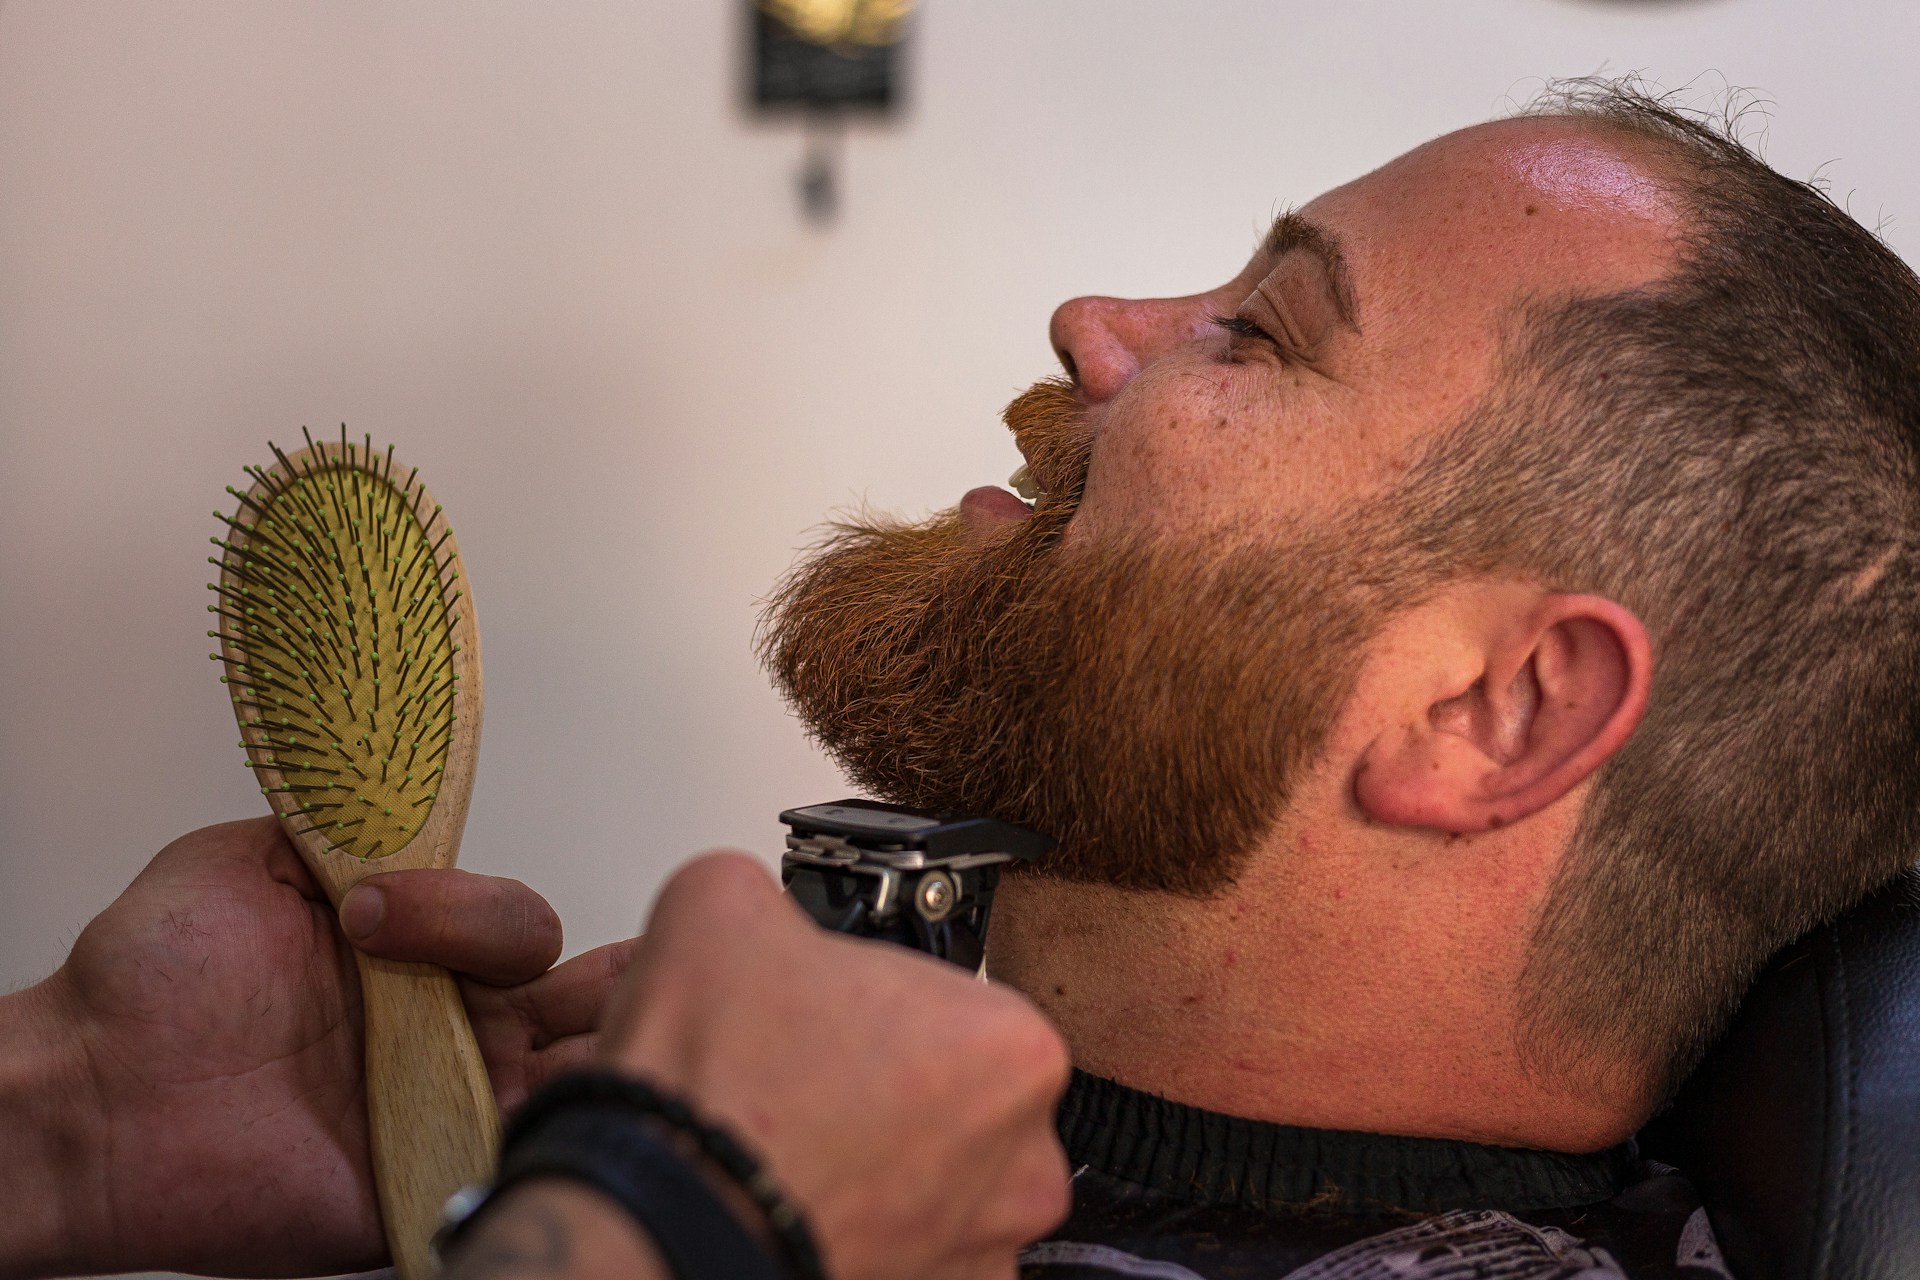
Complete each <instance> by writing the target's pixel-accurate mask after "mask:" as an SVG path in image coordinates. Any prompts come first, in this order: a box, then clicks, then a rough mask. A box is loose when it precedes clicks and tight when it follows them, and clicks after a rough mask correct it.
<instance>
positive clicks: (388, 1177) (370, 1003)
mask: <svg viewBox="0 0 1920 1280" xmlns="http://www.w3.org/2000/svg"><path fill="white" fill-rule="evenodd" d="M354 955H355V956H356V957H357V958H358V960H359V962H360V997H361V1003H362V1007H363V1008H364V1010H365V1027H366V1046H367V1124H368V1135H369V1140H370V1144H371V1146H372V1150H373V1172H374V1185H375V1186H377V1187H378V1188H379V1192H380V1216H381V1218H382V1219H383V1220H384V1221H385V1224H386V1233H387V1245H388V1247H389V1248H390V1249H391V1250H392V1251H393V1266H394V1270H395V1272H396V1273H397V1276H398V1280H430V1277H431V1276H432V1275H433V1271H434V1267H433V1261H432V1256H431V1254H430V1252H429V1250H428V1245H429V1243H430V1242H431V1240H432V1239H433V1233H434V1231H435V1230H436V1229H437V1228H438V1227H439V1225H440V1209H441V1206H442V1205H444V1204H445V1203H446V1201H447V1197H448V1196H450V1195H452V1194H453V1193H454V1192H455V1191H457V1190H459V1189H460V1188H461V1187H463V1186H466V1185H468V1184H469V1183H484V1182H486V1181H488V1180H489V1179H491V1178H492V1177H493V1165H494V1160H495V1158H496V1157H497V1155H498V1154H499V1152H498V1147H499V1134H500V1118H499V1114H498V1112H497V1111H496V1110H495V1109H494V1105H493V1086H492V1085H491V1084H490V1083H489V1082H488V1080H487V1068H486V1063H485V1062H484V1061H482V1059H481V1057H480V1046H479V1045H478V1044H476V1043H475V1042H474V1038H473V1028H472V1027H471V1026H469V1025H468V1023H467V1012H466V1009H465V1007H464V1006H462V1005H461V1003H460V989H459V987H457V986H456V985H455V984H454V981H453V975H451V974H449V973H448V972H447V971H446V970H445V969H442V968H440V967H439V966H438V965H431V964H403V963H400V962H399V961H394V960H376V959H373V958H372V957H370V956H365V955H361V954H360V953H359V952H357V951H356V952H355V953H354Z"/></svg>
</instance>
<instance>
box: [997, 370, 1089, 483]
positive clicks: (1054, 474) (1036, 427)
mask: <svg viewBox="0 0 1920 1280" xmlns="http://www.w3.org/2000/svg"><path fill="white" fill-rule="evenodd" d="M1000 420H1001V421H1002V422H1004V423H1006V424H1007V429H1008V430H1009V431H1011V432H1013V442H1014V444H1015V445H1017V446H1018V447H1019V449H1020V452H1021V454H1022V455H1023V456H1025V458H1026V460H1027V470H1028V471H1029V472H1031V473H1032V475H1033V479H1034V482H1035V483H1036V484H1038V485H1039V486H1040V488H1041V490H1042V492H1043V494H1044V496H1043V497H1042V498H1041V499H1040V501H1039V502H1037V503H1036V504H1035V506H1034V510H1035V511H1036V512H1043V511H1047V510H1048V509H1049V508H1060V507H1064V508H1065V509H1067V510H1069V511H1071V510H1072V509H1073V508H1074V507H1076V506H1078V505H1079V504H1080V495H1081V494H1082V493H1083V492H1084V491H1085V489H1086V484H1087V468H1088V466H1089V465H1090V464H1091V462H1092V459H1093V431H1092V429H1091V428H1089V427H1088V425H1087V413H1086V409H1085V408H1084V407H1083V406H1082V405H1081V403H1080V398H1079V396H1078V395H1076V394H1075V393H1074V389H1073V383H1072V382H1070V381H1069V380H1067V379H1066V378H1063V377H1052V378H1042V379H1041V380H1040V381H1038V382H1036V383H1034V384H1033V385H1032V386H1030V387H1028V388H1027V389H1026V390H1025V391H1022V392H1021V393H1020V394H1019V395H1017V396H1015V397H1014V398H1013V401H1012V403H1010V404H1008V405H1007V407H1006V408H1005V409H1004V410H1002V411H1001V414H1000Z"/></svg>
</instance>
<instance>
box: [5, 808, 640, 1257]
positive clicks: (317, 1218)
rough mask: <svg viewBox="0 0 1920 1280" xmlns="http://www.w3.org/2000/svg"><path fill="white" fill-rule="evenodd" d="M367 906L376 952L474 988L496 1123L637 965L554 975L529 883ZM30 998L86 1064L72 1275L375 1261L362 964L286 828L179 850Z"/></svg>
mask: <svg viewBox="0 0 1920 1280" xmlns="http://www.w3.org/2000/svg"><path fill="white" fill-rule="evenodd" d="M364 884H365V887H357V888H356V889H355V890H354V891H353V892H352V893H351V894H350V895H349V896H348V898H347V899H346V901H345V902H344V903H343V909H342V915H343V917H344V921H345V923H346V925H347V926H348V927H349V929H351V930H354V931H355V932H356V934H363V935H364V937H363V938H361V940H360V942H359V945H361V947H362V949H364V950H366V951H368V952H369V953H370V954H373V955H378V956H383V957H386V958H390V959H398V960H422V961H431V962H434V963H438V964H443V965H446V966H447V967H449V968H451V969H454V970H456V971H458V972H461V973H463V974H466V975H470V980H463V981H462V983H461V990H462V994H463V996H464V997H465V999H466V1003H467V1008H468V1012H469V1014H470V1015H471V1017H472V1020H473V1024H474V1030H475V1033H476V1035H477V1036H478V1038H479V1042H480V1048H481V1050H482V1053H483V1055H484V1056H485V1058H486V1060H487V1067H488V1070H489V1072H490V1073H491V1075H492V1078H493V1082H494V1087H495V1089H496V1091H497V1092H498V1093H499V1095H500V1101H501V1104H502V1106H503V1107H511V1106H513V1105H515V1104H517V1103H518V1102H519V1100H520V1099H521V1098H522V1097H524V1096H525V1094H526V1092H527V1090H528V1089H529V1088H530V1087H531V1086H533V1085H536V1084H538V1083H539V1081H540V1080H542V1079H544V1078H545V1077H546V1076H547V1075H550V1074H552V1073H553V1072H554V1071H557V1070H560V1069H563V1068H565V1067H568V1066H574V1065H578V1064H579V1063H581V1062H583V1061H585V1060H586V1059H587V1057H588V1055H589V1053H590V1050H591V1041H592V1034H591V1033H592V1032H593V1029H594V1028H595V1026H596V1025H597V1022H598V1015H599V1010H600V1007H601V1006H602V1004H603V1003H604V1001H605V997H606V994H607V992H608V990H609V989H610V987H611V985H612V980H613V978H614V976H615V974H616V973H617V971H618V969H619V966H620V963H621V961H623V960H624V956H625V949H624V947H617V948H602V949H601V950H600V951H598V952H590V953H588V954H587V955H584V956H580V957H578V958H576V959H575V960H573V961H570V962H569V963H568V964H566V965H562V966H561V967H560V968H558V969H554V970H552V971H550V972H546V971H547V969H548V966H549V965H551V964H552V963H553V960H554V958H555V957H556V956H557V955H558V954H559V952H560V945H561V942H560V922H559V920H558V918H557V917H556V916H555V915H554V913H553V910H552V908H550V907H549V906H548V905H547V904H546V902H545V900H543V899H542V898H540V896H539V895H537V894H535V893H534V892H533V891H532V890H531V889H528V888H527V887H526V886H525V885H522V884H519V883H517V882H515V881H511V880H502V879H496V878H494V877H490V876H478V875H473V874H470V873H467V872H461V871H402V872H394V873H390V874H387V875H383V876H375V877H371V878H369V880H367V881H366V882H364ZM373 890H378V892H377V893H375V892H372V891H373ZM34 991H35V992H36V993H37V995H38V996H39V998H40V1004H41V1007H43V1008H45V1009H48V1010H51V1011H52V1017H51V1018H50V1025H54V1026H56V1027H63V1028H66V1030H67V1032H68V1033H70V1036H71V1039H72V1041H73V1043H74V1044H76V1045H77V1046H79V1049H80V1053H79V1055H78V1056H79V1059H80V1061H81V1063H82V1071H83V1073H84V1074H83V1075H82V1078H81V1080H80V1082H79V1083H78V1085H77V1086H76V1087H77V1088H78V1089H79V1090H80V1097H79V1100H78V1101H79V1104H80V1110H81V1111H82V1112H84V1113H86V1114H88V1115H89V1116H90V1126H89V1128H87V1129H85V1130H83V1133H84V1134H85V1139H86V1140H85V1144H84V1149H83V1152H82V1158H80V1159H77V1160H76V1162H75V1165H74V1167H75V1168H77V1169H78V1170H80V1171H81V1172H82V1174H83V1175H84V1177H85V1185H83V1186H80V1187H78V1188H76V1190H77V1191H78V1192H79V1195H78V1197H77V1198H76V1201H75V1205H78V1208H76V1207H75V1205H69V1208H68V1214H69V1222H70V1224H71V1225H70V1229H69V1234H70V1236H71V1238H72V1239H73V1241H74V1242H75V1245H76V1246H77V1247H76V1249H75V1251H74V1253H73V1254H72V1255H71V1256H69V1257H68V1258H67V1259H65V1261H66V1262H67V1263H68V1265H69V1267H70V1268H71V1269H73V1270H82V1269H84V1270H89V1271H131V1270H142V1269H161V1268H170V1269H175V1270H181V1271H194V1272H199V1273H202V1274H213V1275H248V1276H273V1275H314V1274H321V1273H327V1272H342V1271H351V1270H356V1269H363V1268H367V1267H372V1266H377V1265H379V1264H381V1263H382V1262H383V1261H384V1259H385V1255H386V1246H385V1242H384V1240H383V1239H382V1236H381V1230H380V1215H379V1211H378V1209H377V1207H376V1204H375V1200H374V1192H373V1186H372V1175H371V1169H370V1165H369V1161H368V1155H367V1133H366V1107H365V1102H364V1095H363V1083H362V1070H363V1068H362V1058H361V1038H360V992H359V983H358V979H357V977H356V975H355V965H354V960H353V957H352V955H351V953H350V952H349V951H348V950H347V948H346V945H345V944H344V943H343V942H342V940H341V937H340V932H339V930H338V929H337V928H336V926H335V920H334V913H333V910H332V909H331V907H330V906H329V905H328V903H327V900H326V897H325V895H324V894H323V893H322V892H321V890H320V889H319V887H318V885H316V884H315V882H314V880H313V878H312V877H311V875H309V874H308V872H307V870H306V867H305V865H304V864H303V863H302V862H301V861H300V858H299V855H298V854H296V853H295V852H294V850H293V848H292V847H291V845H289V844H288V842H287V840H286V838H285V837H284V836H283V835H282V833H281V830H280V826H279V823H278V822H277V821H275V820H274V819H272V818H260V819H255V820H251V821H246V822H232V823H227V824H225V825H223V826H217V827H209V828H206V829H205V830H201V831H196V832H193V833H192V834H190V835H186V836H183V837H181V838H180V839H179V840H176V841H174V842H173V843H172V844H170V845H168V846H167V847H166V848H165V849H163V850H161V852H160V853H159V855H158V856H157V857H155V858H154V859H153V861H152V863H151V864H149V865H148V867H147V869H146V870H145V871H144V872H142V873H141V875H140V877H139V878H138V879H137V880H135V881H134V882H133V884H132V885H131V886H130V887H129V888H128V889H127V890H126V892H125V893H123V894H122V895H121V896H120V898H119V899H118V900H117V901H116V902H114V904H113V905H112V906H110V907H109V908H108V909H107V910H106V911H104V912H102V913H101V915H100V916H99V917H98V918H96V919H95V920H94V921H93V923H91V924H90V925H88V926H87V928H86V929H85V930H84V931H83V932H82V933H81V934H80V937H79V939H78V940H77V941H76V942H75V944H74V947H73V952H72V954H71V955H70V956H69V957H68V959H67V962H66V964H65V965H64V966H62V968H61V969H60V971H59V972H58V973H56V974H55V975H54V976H53V977H52V978H49V979H48V980H47V981H46V982H45V983H43V984H41V987H40V988H36V989H34Z"/></svg>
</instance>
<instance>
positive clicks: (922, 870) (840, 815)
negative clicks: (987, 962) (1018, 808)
mask: <svg viewBox="0 0 1920 1280" xmlns="http://www.w3.org/2000/svg"><path fill="white" fill-rule="evenodd" d="M780 821H782V822H784V823H786V824H787V826H788V827H790V828H792V830H791V831H790V832H789V833H788V835H787V851H786V853H785V854H784V855H782V857H781V859H780V878H781V880H782V881H783V882H784V883H785V884H786V886H787V892H788V893H790V894H792V895H793V898H794V900H795V901H796V902H798V903H799V904H800V905H801V906H802V907H803V908H805V909H806V912H807V914H808V915H810V916H812V917H813V918H814V919H815V920H817V921H819V922H820V924H821V925H823V926H824V927H826V928H828V929H832V930H834V931H836V932H839V933H851V934H855V935H858V936H860V937H864V938H882V939H885V940H886V941H888V942H897V943H899V944H900V945H902V946H907V947H912V948H913V949H914V950H916V951H924V952H926V953H927V954H928V955H931V956H938V957H939V958H940V959H942V960H950V961H952V962H953V963H954V964H957V965H959V966H961V967H962V968H964V969H968V970H972V971H978V970H979V968H980V965H981V962H982V960H983V959H984V957H985V955H986V941H987V917H988V915H989V914H990V913H991V912H992V910H993V894H994V890H995V889H996V888H997V887H998V886H999V884H1000V869H1001V868H1002V867H1004V866H1005V865H1006V864H1007V863H1009V862H1014V861H1021V862H1031V861H1033V860H1034V859H1036V858H1038V857H1040V856H1041V855H1042V854H1044V853H1046V852H1048V851H1049V850H1050V849H1052V848H1053V846H1054V841H1053V840H1052V839H1050V838H1049V837H1047V836H1043V835H1041V834H1040V833H1038V832H1036V831H1029V830H1027V829H1026V828H1025V827H1017V826H1015V825H1013V824H1012V823H1010V822H1000V821H998V820H996V819H993V818H979V817H974V816H972V815H970V814H953V813H930V812H928V811H926V810H924V809H909V808H907V807H906V806H904V805H897V804H881V803H879V802H878V801H875V800H838V801H835V802H834V803H832V804H815V805H808V806H806V807H805V808H800V809H788V810H787V811H786V812H785V813H782V814H781V815H780Z"/></svg>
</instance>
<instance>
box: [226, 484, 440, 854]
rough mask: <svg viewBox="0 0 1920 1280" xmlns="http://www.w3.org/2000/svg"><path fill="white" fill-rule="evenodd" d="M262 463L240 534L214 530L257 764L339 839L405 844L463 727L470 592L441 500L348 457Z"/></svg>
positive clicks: (231, 666)
mask: <svg viewBox="0 0 1920 1280" xmlns="http://www.w3.org/2000/svg"><path fill="white" fill-rule="evenodd" d="M376 465H377V464H376ZM256 475H260V476H261V479H262V483H261V484H259V485H256V486H255V488H254V491H253V493H252V494H250V495H247V496H244V497H242V499H241V506H240V510H239V512H238V513H237V514H236V516H235V517H234V518H232V519H228V520H227V522H228V524H230V525H231V526H232V527H233V529H234V534H233V537H232V538H231V539H230V540H221V539H218V538H216V539H214V541H215V543H216V544H217V545H219V546H221V547H224V548H226V551H227V554H226V558H225V559H224V561H222V566H223V568H225V570H226V575H225V577H226V580H225V581H224V582H223V583H221V584H219V585H216V586H215V587H214V590H215V591H217V592H219V594H220V602H219V603H218V604H217V605H212V606H209V607H210V608H211V609H213V611H214V612H216V613H219V614H220V615H221V618H222V623H221V629H220V631H219V632H217V633H211V634H217V635H219V636H220V637H221V638H222V639H224V640H225V641H226V647H227V650H228V652H227V654H226V655H225V656H224V657H223V658H222V660H223V661H225V662H226V663H227V674H226V676H224V677H223V679H225V680H226V681H227V683H228V685H229V688H230V690H231V692H232V694H233V701H234V709H235V711H236V712H237V713H238V715H239V719H240V725H241V729H242V736H243V737H244V738H245V741H244V742H243V743H242V745H243V746H245V747H246V748H247V749H248V756H249V763H248V767H249V768H251V769H254V770H255V771H256V773H257V774H258V776H259V778H260V781H261V783H262V784H263V785H262V787H261V790H262V792H263V793H267V794H280V795H284V796H285V797H286V798H287V799H288V800H291V801H294V802H297V807H298V812H297V813H294V814H290V815H286V816H288V817H290V818H291V819H292V821H293V822H295V823H296V824H297V823H298V822H299V820H300V819H301V818H305V820H306V822H307V823H309V824H311V827H312V828H313V829H314V830H315V831H317V832H319V833H320V834H321V835H322V836H323V837H324V838H325V839H326V840H327V841H328V843H330V844H331V845H332V846H333V847H334V848H337V849H339V850H341V851H343V852H345V853H349V854H352V855H353V856H355V857H359V858H379V857H384V856H386V855H388V854H393V853H397V852H399V851H400V849H401V848H403V847H404V846H405V845H406V844H407V843H408V842H409V841H411V840H412V839H413V838H414V837H415V836H416V835H418V834H419V832H420V828H421V826H422V824H424V823H425V822H426V819H427V815H428V814H429V813H430V812H431V811H432V809H433V802H434V797H435V796H436V795H437V794H438V790H439V785H440V778H441V774H442V772H443V770H444V766H445V764H446V758H447V746H448V742H449V740H450V739H451V737H452V733H453V720H454V717H453V706H454V689H455V685H456V681H455V678H454V663H453V655H454V644H453V631H452V626H453V622H454V621H455V614H454V613H453V608H454V606H455V603H456V601H457V599H458V594H459V593H458V592H457V591H456V592H454V593H453V594H452V596H451V597H449V596H448V593H447V591H446V588H445V587H444V586H443V585H442V583H443V574H444V573H445V566H444V565H443V563H442V561H441V558H440V547H438V546H436V545H434V544H432V543H430V542H429V541H428V534H427V525H428V524H431V523H432V522H433V519H434V516H435V515H436V514H437V509H436V510H432V511H426V512H424V513H423V512H420V511H418V510H416V509H415V507H414V506H412V505H409V503H408V500H407V497H406V495H405V494H404V493H403V492H402V490H401V489H400V488H397V487H396V486H395V485H394V484H392V483H391V482H390V481H389V480H388V479H387V478H385V477H383V476H380V475H376V474H370V473H369V472H367V471H362V470H359V469H357V468H354V467H349V466H337V465H336V466H331V467H328V466H322V465H316V466H315V467H314V469H313V470H311V471H309V472H306V473H305V474H298V475H292V476H289V475H286V474H271V475H268V474H263V473H256ZM407 487H408V488H411V485H410V484H409V485H408V486H407ZM414 493H415V502H416V503H417V502H418V495H419V491H418V490H415V491H414ZM423 516H424V519H423ZM221 518H222V519H227V517H224V516H222V517H221ZM440 541H441V542H442V543H444V542H445V535H442V537H441V539H440ZM216 656H220V655H216ZM283 803H284V802H283ZM283 812H284V809H283ZM294 829H296V830H299V829H301V828H300V827H299V826H296V827H295V828H294Z"/></svg>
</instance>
